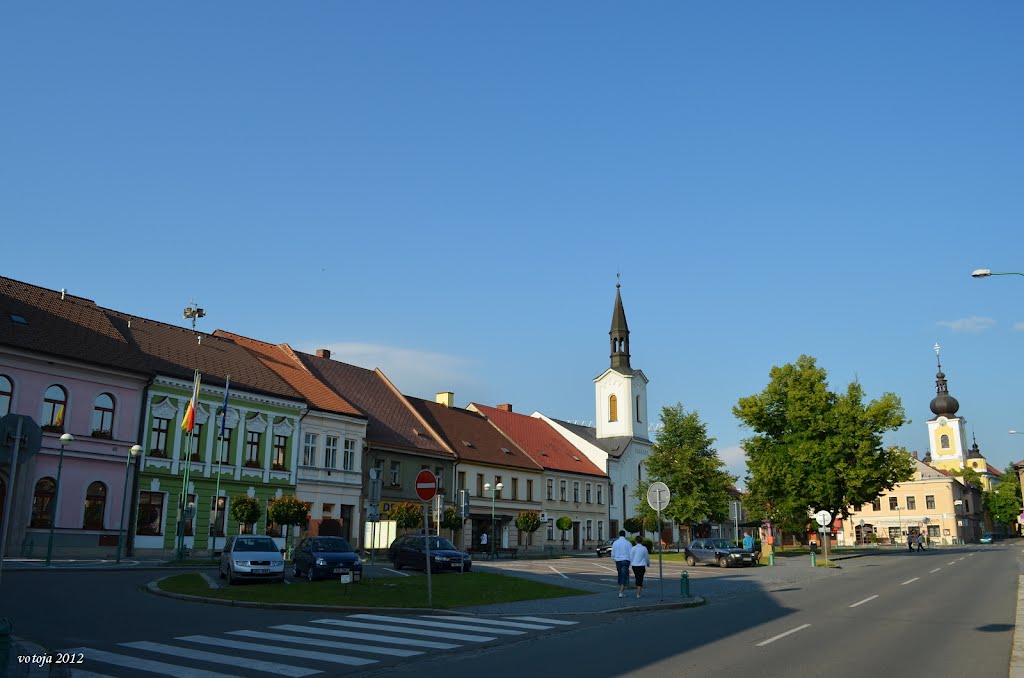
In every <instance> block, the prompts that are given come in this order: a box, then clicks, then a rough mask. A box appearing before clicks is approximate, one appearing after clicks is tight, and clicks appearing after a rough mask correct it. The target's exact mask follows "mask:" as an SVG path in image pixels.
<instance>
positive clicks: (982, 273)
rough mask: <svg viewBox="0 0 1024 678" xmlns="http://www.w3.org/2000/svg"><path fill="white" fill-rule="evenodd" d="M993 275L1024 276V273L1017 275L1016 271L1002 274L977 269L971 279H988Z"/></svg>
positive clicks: (985, 269)
mask: <svg viewBox="0 0 1024 678" xmlns="http://www.w3.org/2000/svg"><path fill="white" fill-rule="evenodd" d="M993 275H1024V273H1019V272H1017V271H1006V272H1003V273H997V272H995V271H991V270H989V269H987V268H979V269H978V270H976V271H974V272H973V273H971V277H972V278H988V277H989V276H993Z"/></svg>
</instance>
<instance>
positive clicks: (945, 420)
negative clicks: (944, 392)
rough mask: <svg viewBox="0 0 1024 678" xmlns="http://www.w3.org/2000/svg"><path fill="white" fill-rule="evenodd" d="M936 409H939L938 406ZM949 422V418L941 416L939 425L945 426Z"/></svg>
mask: <svg viewBox="0 0 1024 678" xmlns="http://www.w3.org/2000/svg"><path fill="white" fill-rule="evenodd" d="M936 409H938V408H936ZM948 423H949V419H946V418H945V417H939V426H945V425H946V424H948Z"/></svg>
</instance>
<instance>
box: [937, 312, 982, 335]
mask: <svg viewBox="0 0 1024 678" xmlns="http://www.w3.org/2000/svg"><path fill="white" fill-rule="evenodd" d="M936 324H937V325H939V326H940V327H948V328H949V329H951V330H953V331H954V332H970V333H972V334H978V333H980V332H984V331H985V330H987V329H989V328H990V327H992V326H993V325H995V324H996V321H995V320H993V319H992V318H984V317H982V316H977V315H972V316H970V317H969V318H960V319H959V320H940V321H939V322H938V323H936Z"/></svg>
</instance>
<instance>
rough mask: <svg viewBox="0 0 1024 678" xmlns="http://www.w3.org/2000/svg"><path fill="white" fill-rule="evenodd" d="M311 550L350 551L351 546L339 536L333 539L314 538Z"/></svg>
mask: <svg viewBox="0 0 1024 678" xmlns="http://www.w3.org/2000/svg"><path fill="white" fill-rule="evenodd" d="M313 550H314V551H319V552H321V553H351V552H352V547H351V546H350V545H349V543H348V542H347V541H345V540H344V539H342V538H341V537H337V538H335V539H315V540H314V541H313Z"/></svg>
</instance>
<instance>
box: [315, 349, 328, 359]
mask: <svg viewBox="0 0 1024 678" xmlns="http://www.w3.org/2000/svg"><path fill="white" fill-rule="evenodd" d="M316 357H317V358H326V359H327V360H330V359H331V349H329V348H318V349H317V350H316Z"/></svg>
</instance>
